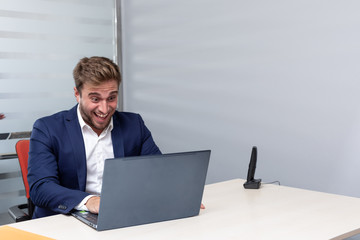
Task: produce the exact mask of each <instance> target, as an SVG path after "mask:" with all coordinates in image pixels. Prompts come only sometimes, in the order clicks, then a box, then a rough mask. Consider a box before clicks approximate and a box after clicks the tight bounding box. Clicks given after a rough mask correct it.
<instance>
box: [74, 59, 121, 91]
mask: <svg viewBox="0 0 360 240" xmlns="http://www.w3.org/2000/svg"><path fill="white" fill-rule="evenodd" d="M73 76H74V80H75V86H76V89H77V90H78V91H79V93H80V94H81V89H82V87H83V85H84V83H90V84H92V85H100V84H101V83H103V82H106V81H109V80H116V81H117V83H118V86H119V85H120V82H121V75H120V71H119V67H118V66H117V65H116V64H115V63H114V62H113V61H111V60H110V59H108V58H105V57H97V56H95V57H90V58H87V57H85V58H82V59H81V60H80V61H79V62H78V64H77V65H76V67H75V68H74V71H73Z"/></svg>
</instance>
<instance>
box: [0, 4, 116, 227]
mask: <svg viewBox="0 0 360 240" xmlns="http://www.w3.org/2000/svg"><path fill="white" fill-rule="evenodd" d="M114 6H115V3H114V0H86V1H83V0H71V1H70V0H1V2H0V113H4V114H5V119H2V120H0V189H1V190H0V203H1V204H0V205H1V208H0V214H1V213H3V212H6V211H7V208H8V207H10V206H12V205H15V204H19V203H25V197H24V187H23V183H22V179H21V176H20V172H19V171H20V170H19V164H18V161H17V159H16V156H13V157H12V158H9V155H11V154H13V153H14V152H15V143H16V142H17V141H18V140H19V139H20V138H27V137H29V134H30V131H31V129H32V125H33V123H34V121H35V120H36V119H37V118H40V117H43V116H46V115H50V114H53V113H55V112H58V111H61V110H66V109H70V108H71V107H73V106H74V105H75V104H76V100H75V97H74V93H73V87H74V82H73V78H72V70H73V68H74V67H75V64H76V63H77V62H78V61H79V59H80V58H83V57H89V56H94V55H98V56H105V57H109V58H111V59H114V60H115V56H116V54H115V50H116V45H115V43H116V39H115V36H116V35H115V21H114V19H115V7H114ZM0 220H1V219H0ZM0 222H1V221H0Z"/></svg>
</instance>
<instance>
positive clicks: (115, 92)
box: [88, 91, 119, 96]
mask: <svg viewBox="0 0 360 240" xmlns="http://www.w3.org/2000/svg"><path fill="white" fill-rule="evenodd" d="M118 93H119V91H112V92H110V94H109V95H113V94H118ZM94 95H95V96H101V94H100V93H98V92H90V93H89V94H88V96H94Z"/></svg>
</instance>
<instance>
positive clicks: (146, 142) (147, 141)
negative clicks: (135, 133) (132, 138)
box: [137, 115, 161, 155]
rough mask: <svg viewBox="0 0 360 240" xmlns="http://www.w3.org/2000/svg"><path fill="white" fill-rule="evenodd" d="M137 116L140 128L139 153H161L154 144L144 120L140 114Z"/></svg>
mask: <svg viewBox="0 0 360 240" xmlns="http://www.w3.org/2000/svg"><path fill="white" fill-rule="evenodd" d="M137 116H138V120H139V124H140V129H141V139H142V145H141V153H140V155H154V154H161V151H160V149H159V147H158V146H157V145H156V144H155V142H154V139H153V137H152V135H151V132H150V130H149V129H148V128H147V127H146V125H145V123H144V120H143V119H142V117H141V116H140V115H137Z"/></svg>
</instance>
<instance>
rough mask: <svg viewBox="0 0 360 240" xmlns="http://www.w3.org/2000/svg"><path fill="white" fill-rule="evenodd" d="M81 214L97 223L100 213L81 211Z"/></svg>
mask: <svg viewBox="0 0 360 240" xmlns="http://www.w3.org/2000/svg"><path fill="white" fill-rule="evenodd" d="M81 216H82V217H83V218H85V219H86V220H88V221H90V222H93V223H97V219H98V215H97V214H94V213H90V212H81Z"/></svg>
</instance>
